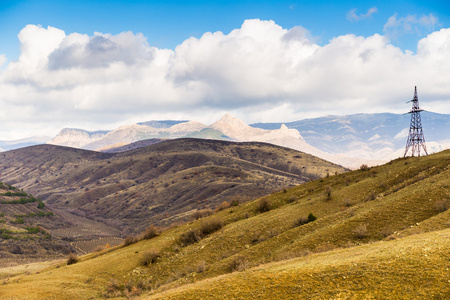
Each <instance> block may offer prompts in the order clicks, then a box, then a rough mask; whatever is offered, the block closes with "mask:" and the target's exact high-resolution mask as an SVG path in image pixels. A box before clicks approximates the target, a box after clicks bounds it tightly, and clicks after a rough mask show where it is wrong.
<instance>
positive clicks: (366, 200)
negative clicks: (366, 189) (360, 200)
mask: <svg viewBox="0 0 450 300" xmlns="http://www.w3.org/2000/svg"><path fill="white" fill-rule="evenodd" d="M376 198H377V196H376V195H375V193H374V192H370V194H369V195H368V196H367V197H366V199H364V202H368V201H373V200H375V199H376Z"/></svg>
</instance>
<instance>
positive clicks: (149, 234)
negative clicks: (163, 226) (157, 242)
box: [142, 225, 161, 240]
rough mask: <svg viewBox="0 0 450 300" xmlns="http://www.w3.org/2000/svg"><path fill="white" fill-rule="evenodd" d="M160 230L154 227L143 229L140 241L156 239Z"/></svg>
mask: <svg viewBox="0 0 450 300" xmlns="http://www.w3.org/2000/svg"><path fill="white" fill-rule="evenodd" d="M160 231H161V230H160V229H159V228H158V227H156V226H154V225H150V226H148V227H147V229H145V231H144V233H143V235H142V239H144V240H149V239H152V238H154V237H157V236H158V235H159V233H160Z"/></svg>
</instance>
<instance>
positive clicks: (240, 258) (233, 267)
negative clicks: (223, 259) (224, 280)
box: [228, 254, 248, 272]
mask: <svg viewBox="0 0 450 300" xmlns="http://www.w3.org/2000/svg"><path fill="white" fill-rule="evenodd" d="M228 268H229V270H230V272H234V271H238V272H242V271H244V270H245V269H247V268H248V261H247V259H246V258H245V256H244V255H242V254H238V255H236V256H235V257H233V259H232V260H231V261H230V263H229V265H228Z"/></svg>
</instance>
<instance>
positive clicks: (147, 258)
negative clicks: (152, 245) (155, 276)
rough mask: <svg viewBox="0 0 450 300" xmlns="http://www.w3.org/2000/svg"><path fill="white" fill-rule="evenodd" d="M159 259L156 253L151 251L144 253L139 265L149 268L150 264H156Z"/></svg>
mask: <svg viewBox="0 0 450 300" xmlns="http://www.w3.org/2000/svg"><path fill="white" fill-rule="evenodd" d="M160 257H161V255H160V254H159V252H158V251H156V250H154V249H152V250H150V251H147V252H144V253H143V254H142V259H141V263H140V264H141V265H142V266H150V265H151V264H154V263H156V261H157V260H158V259H159V258H160Z"/></svg>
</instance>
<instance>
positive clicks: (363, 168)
mask: <svg viewBox="0 0 450 300" xmlns="http://www.w3.org/2000/svg"><path fill="white" fill-rule="evenodd" d="M359 169H360V170H361V171H363V172H365V171H369V166H368V165H366V164H362V165H361V166H360V167H359Z"/></svg>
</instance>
